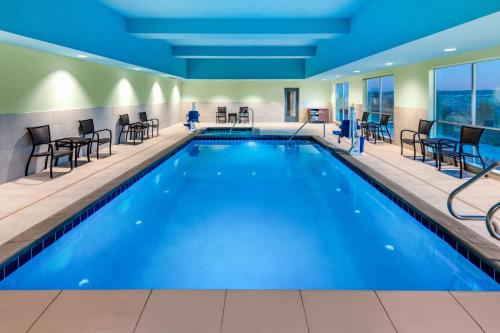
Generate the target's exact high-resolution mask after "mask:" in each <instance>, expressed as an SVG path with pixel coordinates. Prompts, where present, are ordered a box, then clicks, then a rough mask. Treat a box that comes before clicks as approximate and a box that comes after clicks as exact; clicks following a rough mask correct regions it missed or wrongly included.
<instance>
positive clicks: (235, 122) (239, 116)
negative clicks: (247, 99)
mask: <svg viewBox="0 0 500 333" xmlns="http://www.w3.org/2000/svg"><path fill="white" fill-rule="evenodd" d="M247 110H250V111H252V129H253V125H254V119H253V117H254V115H253V109H252V108H247ZM240 120H241V113H238V116H237V117H236V120H235V121H234V123H233V126H231V129H230V130H229V134H231V133H233V128H234V126H236V124H237V123H239V122H240Z"/></svg>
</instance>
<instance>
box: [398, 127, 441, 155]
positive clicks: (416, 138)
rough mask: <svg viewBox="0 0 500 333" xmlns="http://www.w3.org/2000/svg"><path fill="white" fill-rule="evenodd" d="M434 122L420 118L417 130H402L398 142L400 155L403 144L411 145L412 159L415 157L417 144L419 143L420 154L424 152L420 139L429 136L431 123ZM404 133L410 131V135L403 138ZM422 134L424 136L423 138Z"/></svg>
mask: <svg viewBox="0 0 500 333" xmlns="http://www.w3.org/2000/svg"><path fill="white" fill-rule="evenodd" d="M433 124H434V121H430V120H424V119H420V121H419V122H418V129H417V131H413V130H408V129H405V130H402V131H401V134H400V140H399V141H400V143H401V155H403V144H406V145H410V146H413V159H414V160H416V159H417V144H419V145H420V151H421V152H422V155H424V154H425V151H424V148H423V146H422V139H426V138H428V137H429V134H430V132H431V128H432V125H433ZM404 133H411V134H412V136H411V137H409V138H408V137H407V138H405V137H404V136H405V135H404ZM422 136H425V137H424V138H423V137H422Z"/></svg>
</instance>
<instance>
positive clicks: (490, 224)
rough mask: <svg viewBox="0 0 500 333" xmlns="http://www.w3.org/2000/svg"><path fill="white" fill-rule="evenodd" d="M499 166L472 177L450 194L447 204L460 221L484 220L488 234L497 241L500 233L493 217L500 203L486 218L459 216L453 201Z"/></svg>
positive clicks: (495, 165) (451, 212) (494, 165)
mask: <svg viewBox="0 0 500 333" xmlns="http://www.w3.org/2000/svg"><path fill="white" fill-rule="evenodd" d="M499 166H500V161H497V162H495V163H493V164H491V165H490V166H489V167H487V168H486V169H484V170H483V171H481V172H480V173H478V174H477V175H475V176H474V177H472V178H471V179H469V180H467V181H466V182H465V183H463V184H462V185H460V186H459V187H457V188H456V189H455V190H453V191H452V192H451V193H450V195H449V196H448V201H447V203H446V204H447V206H448V211H449V212H450V214H451V215H452V216H453V217H454V218H456V219H458V220H468V221H471V220H484V221H485V222H486V227H487V229H488V232H489V233H490V234H491V236H493V237H494V238H496V239H500V233H499V232H497V231H496V230H495V228H494V226H493V221H492V219H493V215H495V213H496V211H497V210H498V209H500V202H498V203H496V204H495V205H493V207H491V208H490V209H489V210H488V213H487V214H486V215H485V216H483V215H461V214H458V213H457V212H455V210H454V209H453V199H455V197H456V196H457V195H458V194H459V193H460V192H462V191H463V190H465V189H466V188H467V187H469V186H471V185H472V184H474V183H475V182H477V181H478V180H479V179H481V178H483V176H486V175H488V174H489V173H490V172H492V171H493V170H495V169H496V168H498V167H499Z"/></svg>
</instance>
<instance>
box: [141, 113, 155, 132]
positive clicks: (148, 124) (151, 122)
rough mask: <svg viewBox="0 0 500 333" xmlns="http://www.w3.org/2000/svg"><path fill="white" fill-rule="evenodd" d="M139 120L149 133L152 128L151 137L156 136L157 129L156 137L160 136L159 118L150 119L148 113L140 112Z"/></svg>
mask: <svg viewBox="0 0 500 333" xmlns="http://www.w3.org/2000/svg"><path fill="white" fill-rule="evenodd" d="M139 119H140V120H141V123H142V124H143V125H144V126H145V127H146V130H147V131H148V130H149V129H150V128H151V137H153V136H154V130H155V128H156V136H159V135H160V121H159V120H158V119H157V118H151V119H148V114H147V113H146V112H139ZM148 137H149V131H148Z"/></svg>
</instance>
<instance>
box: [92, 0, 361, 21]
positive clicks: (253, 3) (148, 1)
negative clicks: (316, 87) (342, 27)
mask: <svg viewBox="0 0 500 333" xmlns="http://www.w3.org/2000/svg"><path fill="white" fill-rule="evenodd" d="M100 1H102V2H103V3H105V4H106V5H108V6H110V7H111V8H113V9H115V10H116V11H118V12H119V13H120V14H122V15H123V16H125V17H133V18H145V17H152V18H211V19H213V18H223V19H244V18H247V19H254V18H268V19H274V18H291V19H296V18H344V17H350V16H352V15H353V14H354V13H355V12H356V10H358V9H359V7H360V6H361V5H363V4H364V3H365V2H367V1H369V0H314V1H313V2H312V3H311V2H309V1H306V0H240V1H238V0H178V1H171V0H140V1H138V0H100Z"/></svg>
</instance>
